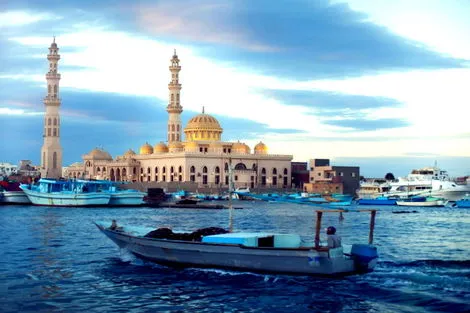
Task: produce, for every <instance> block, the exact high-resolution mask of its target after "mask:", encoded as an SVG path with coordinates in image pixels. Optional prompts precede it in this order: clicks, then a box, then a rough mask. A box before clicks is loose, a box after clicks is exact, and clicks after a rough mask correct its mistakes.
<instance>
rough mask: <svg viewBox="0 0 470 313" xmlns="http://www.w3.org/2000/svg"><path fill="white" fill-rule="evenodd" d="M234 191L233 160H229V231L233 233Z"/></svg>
mask: <svg viewBox="0 0 470 313" xmlns="http://www.w3.org/2000/svg"><path fill="white" fill-rule="evenodd" d="M232 191H233V171H232V158H229V159H228V212H229V222H228V229H229V232H233V205H232Z"/></svg>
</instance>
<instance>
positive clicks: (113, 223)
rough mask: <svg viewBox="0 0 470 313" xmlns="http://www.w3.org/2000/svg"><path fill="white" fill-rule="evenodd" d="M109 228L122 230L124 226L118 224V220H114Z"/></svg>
mask: <svg viewBox="0 0 470 313" xmlns="http://www.w3.org/2000/svg"><path fill="white" fill-rule="evenodd" d="M109 229H110V230H115V231H122V227H121V226H118V224H117V222H116V220H113V221H112V222H111V226H109Z"/></svg>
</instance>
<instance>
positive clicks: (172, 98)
mask: <svg viewBox="0 0 470 313" xmlns="http://www.w3.org/2000/svg"><path fill="white" fill-rule="evenodd" d="M174 76H175V75H173V77H174ZM173 101H175V95H173V94H171V102H173Z"/></svg>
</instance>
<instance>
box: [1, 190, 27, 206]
mask: <svg viewBox="0 0 470 313" xmlns="http://www.w3.org/2000/svg"><path fill="white" fill-rule="evenodd" d="M1 193H2V194H3V196H0V203H4V204H31V201H30V200H29V198H28V196H27V195H26V194H25V193H24V191H2V192H1Z"/></svg>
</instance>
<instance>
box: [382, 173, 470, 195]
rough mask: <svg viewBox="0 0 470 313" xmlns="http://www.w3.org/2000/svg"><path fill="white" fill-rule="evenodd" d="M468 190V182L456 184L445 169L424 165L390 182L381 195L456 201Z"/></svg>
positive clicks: (469, 190)
mask: <svg viewBox="0 0 470 313" xmlns="http://www.w3.org/2000/svg"><path fill="white" fill-rule="evenodd" d="M469 192H470V185H469V184H463V185H462V184H457V183H456V182H454V181H452V180H451V179H450V177H449V174H448V173H447V171H445V170H442V169H440V168H438V167H425V168H422V169H416V170H412V171H411V173H410V174H408V176H406V177H400V178H398V180H396V181H393V182H391V183H390V190H389V191H388V192H385V193H383V194H382V195H383V196H388V197H390V196H394V197H400V198H404V197H410V196H415V195H426V196H433V197H441V198H445V199H447V200H449V201H456V200H459V199H461V198H462V197H463V196H465V194H467V193H469Z"/></svg>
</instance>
